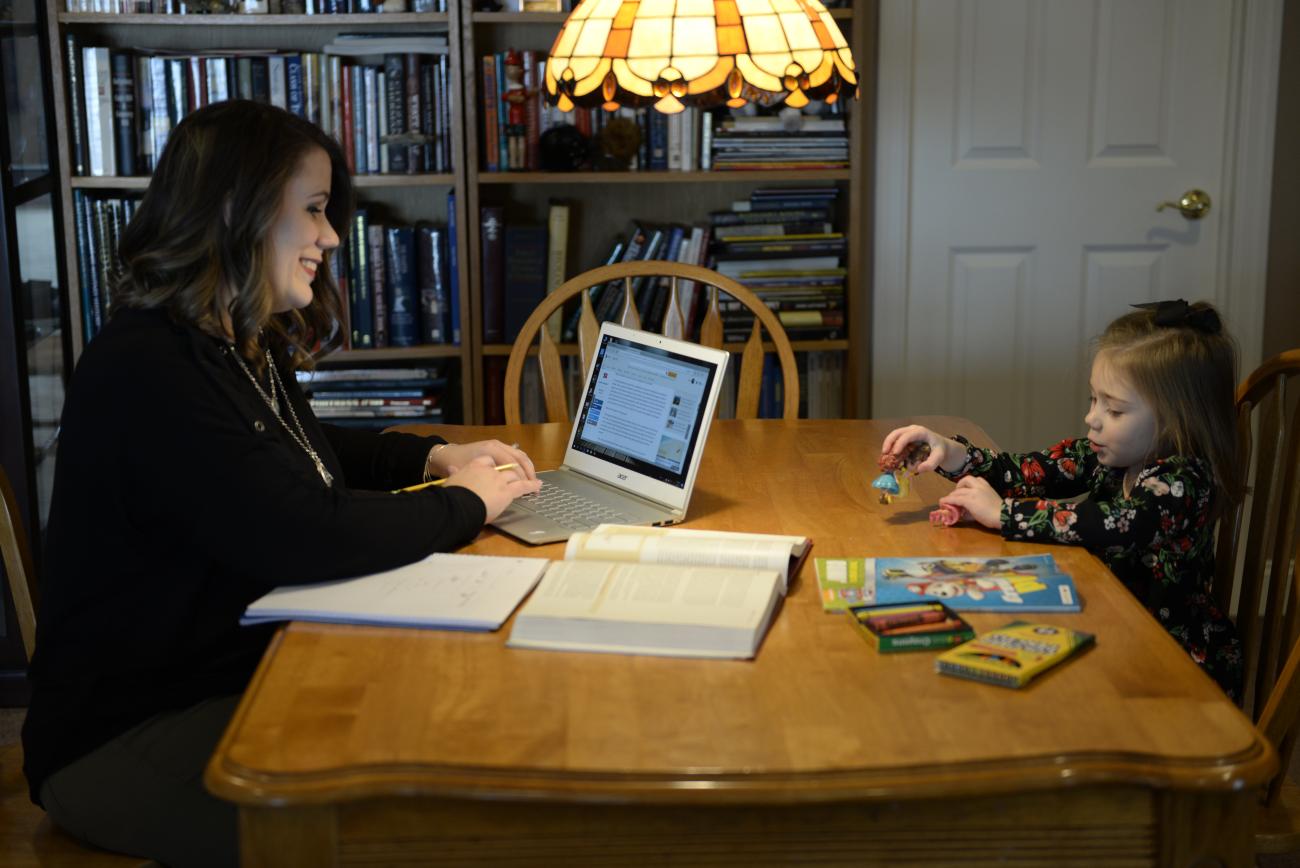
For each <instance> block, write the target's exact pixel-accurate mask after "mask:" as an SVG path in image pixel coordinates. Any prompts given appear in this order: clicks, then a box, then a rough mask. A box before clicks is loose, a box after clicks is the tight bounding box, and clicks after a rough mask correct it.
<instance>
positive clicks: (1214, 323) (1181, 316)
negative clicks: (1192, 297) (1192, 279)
mask: <svg viewBox="0 0 1300 868" xmlns="http://www.w3.org/2000/svg"><path fill="white" fill-rule="evenodd" d="M1132 306H1133V307H1136V308H1139V309H1141V310H1150V311H1154V312H1155V323H1156V325H1158V326H1163V327H1165V328H1181V327H1182V326H1191V327H1192V328H1194V329H1196V330H1197V331H1199V332H1203V333H1205V334H1207V335H1217V334H1218V333H1219V332H1220V331H1222V330H1223V322H1222V321H1221V320H1220V319H1219V312H1218V311H1216V310H1215V309H1214V308H1212V307H1205V308H1201V309H1200V310H1193V309H1192V306H1191V305H1190V304H1188V303H1187V302H1186V301H1184V300H1183V299H1181V298H1175V299H1172V300H1170V301H1149V302H1146V303H1145V304H1135V305H1132Z"/></svg>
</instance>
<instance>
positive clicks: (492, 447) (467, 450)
mask: <svg viewBox="0 0 1300 868" xmlns="http://www.w3.org/2000/svg"><path fill="white" fill-rule="evenodd" d="M485 455H486V456H487V457H489V458H491V459H492V462H493V464H494V465H498V464H518V465H519V472H520V475H521V477H522V478H523V479H529V480H532V479H536V478H537V471H536V470H534V469H533V461H532V459H531V458H529V457H528V455H527V453H525V452H524V451H523V450H522V449H520V448H519V447H518V446H509V445H507V444H505V443H502V442H501V441H500V440H479V441H477V442H474V443H447V444H445V445H438V446H435V447H434V448H433V449H432V450H431V451H430V452H429V457H428V459H427V464H428V470H429V475H430V476H450V475H451V474H452V473H454V472H455V469H456V468H457V467H465V466H467V465H468V464H469V463H470V462H471V461H473V460H474V459H476V458H480V457H482V456H485ZM504 508H505V507H502V509H504Z"/></svg>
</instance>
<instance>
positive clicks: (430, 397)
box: [297, 367, 447, 429]
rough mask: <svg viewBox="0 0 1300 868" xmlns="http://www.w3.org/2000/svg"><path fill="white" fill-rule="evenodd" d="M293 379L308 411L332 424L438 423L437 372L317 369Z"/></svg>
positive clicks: (442, 396) (443, 385)
mask: <svg viewBox="0 0 1300 868" xmlns="http://www.w3.org/2000/svg"><path fill="white" fill-rule="evenodd" d="M297 377H298V383H299V385H301V386H302V389H303V392H304V393H305V394H306V395H307V402H308V403H309V404H311V408H312V412H314V413H315V414H316V416H317V418H319V419H321V420H323V421H326V422H329V423H331V424H334V425H345V426H349V427H360V428H380V429H382V428H387V427H388V426H390V425H405V424H410V423H415V422H424V423H438V422H442V421H444V413H443V406H444V405H445V404H446V397H447V395H446V393H447V377H446V376H445V375H444V373H443V372H442V371H441V370H440V369H439V368H428V367H418V368H400V367H374V368H351V369H346V370H344V369H331V370H321V369H317V370H314V371H298V372H297Z"/></svg>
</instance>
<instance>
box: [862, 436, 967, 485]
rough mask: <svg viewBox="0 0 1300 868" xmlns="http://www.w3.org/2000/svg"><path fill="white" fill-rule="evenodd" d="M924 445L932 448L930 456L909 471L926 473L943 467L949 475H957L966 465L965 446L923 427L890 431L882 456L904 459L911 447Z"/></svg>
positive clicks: (883, 446)
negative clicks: (895, 456)
mask: <svg viewBox="0 0 1300 868" xmlns="http://www.w3.org/2000/svg"><path fill="white" fill-rule="evenodd" d="M922 443H923V444H925V445H926V446H929V447H930V454H929V456H927V457H926V459H925V460H924V461H921V462H920V463H918V464H917V465H916V466H915V467H911V466H909V467H908V469H909V470H912V471H915V472H916V473H924V472H925V471H927V470H934V469H935V468H937V467H942V468H943V469H944V470H947V471H948V472H949V473H955V472H956V471H958V470H960V469H961V466H962V465H963V464H965V463H966V447H965V446H963V445H962V444H960V443H958V442H957V441H956V440H949V439H948V438H947V437H943V436H941V435H939V434H936V433H934V432H933V431H931V430H930V429H929V428H926V427H924V426H923V425H908V426H907V427H905V428H895V429H894V430H893V431H890V432H889V434H887V435H886V436H885V442H884V443H882V444H881V445H880V454H881V455H897V456H898V457H899V458H903V457H904V456H905V455H906V454H907V450H908V448H909V447H911V446H913V445H915V444H922Z"/></svg>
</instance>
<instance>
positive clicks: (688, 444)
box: [564, 322, 729, 512]
mask: <svg viewBox="0 0 1300 868" xmlns="http://www.w3.org/2000/svg"><path fill="white" fill-rule="evenodd" d="M728 358H729V354H728V353H727V352H726V351H725V350H715V349H711V348H709V347H702V346H700V345H698V344H691V343H686V342H684V341H677V340H673V339H672V338H666V337H664V336H663V335H656V334H651V333H649V332H643V331H637V330H635V329H629V328H624V327H623V326H620V325H615V324H614V323H610V322H607V323H605V324H604V325H603V326H601V329H600V337H599V338H598V339H597V343H596V354H595V359H594V360H593V362H592V365H591V370H590V371H588V372H587V382H586V385H585V387H584V388H583V393H582V401H581V404H580V406H579V408H578V417H577V419H576V420H575V421H574V423H573V430H572V431H571V432H570V434H569V448H568V450H567V451H566V452H565V456H564V463H565V465H567V466H568V467H571V468H573V469H574V470H577V471H579V472H581V473H583V474H586V475H588V476H592V477H595V478H596V479H599V480H601V481H604V482H608V483H609V484H611V485H614V486H617V487H618V488H622V489H624V490H627V491H630V492H632V493H634V494H636V495H638V496H640V497H645V498H648V499H650V500H653V501H656V502H658V503H662V504H664V505H665V506H667V507H668V508H670V509H674V510H680V511H682V512H685V510H686V505H687V503H689V502H690V498H691V490H692V489H693V488H694V487H695V475H696V473H697V471H698V470H699V467H700V459H701V457H702V456H703V454H704V442H705V438H706V437H707V436H708V433H709V423H710V422H712V421H713V413H714V408H715V407H716V406H717V403H718V394H719V392H720V391H721V389H722V379H723V374H724V373H726V370H727V361H728Z"/></svg>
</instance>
